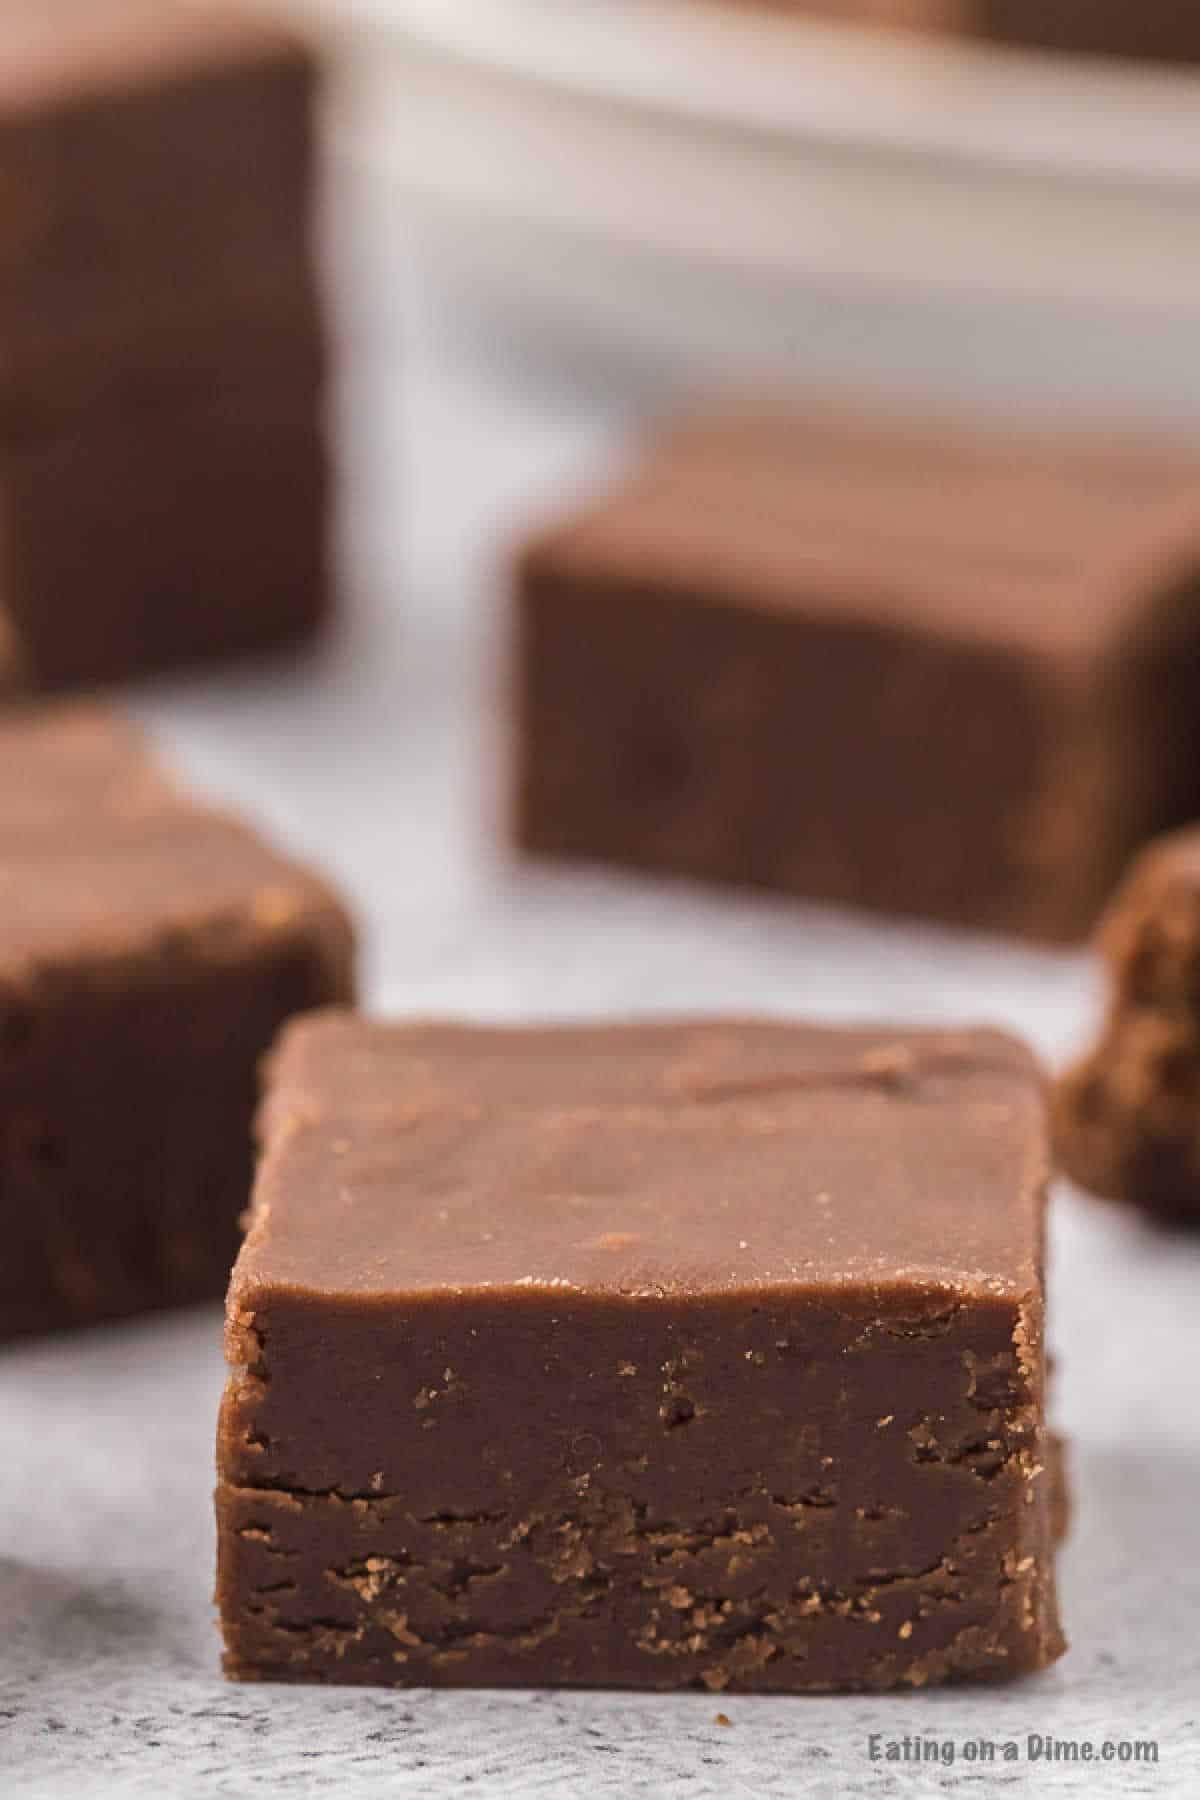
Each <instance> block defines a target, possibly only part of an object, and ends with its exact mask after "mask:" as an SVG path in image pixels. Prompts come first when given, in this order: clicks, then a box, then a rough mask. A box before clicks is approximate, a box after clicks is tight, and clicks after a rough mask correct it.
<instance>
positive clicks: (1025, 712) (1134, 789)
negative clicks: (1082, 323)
mask: <svg viewBox="0 0 1200 1800" xmlns="http://www.w3.org/2000/svg"><path fill="white" fill-rule="evenodd" d="M1198 589H1200V457H1197V456H1196V455H1193V454H1191V453H1190V452H1189V451H1187V450H1186V449H1184V448H1175V447H1173V446H1170V445H1155V444H1146V445H1140V444H1137V443H1128V444H1126V443H1117V442H1109V441H1108V440H1105V439H1097V440H1096V441H1095V442H1094V443H1093V442H1090V441H1088V440H1084V439H1076V438H1071V439H1064V440H1058V441H1055V440H1052V439H1044V438H1038V439H1028V440H1022V439H1019V438H1016V439H1014V438H1008V437H998V436H992V435H989V434H987V433H983V432H971V431H968V430H967V429H965V428H962V427H957V428H955V427H952V426H951V425H949V424H945V425H942V424H936V423H935V424H932V425H928V426H926V425H923V424H921V423H919V422H913V423H911V424H906V423H904V422H902V421H896V420H885V419H879V420H875V421H872V420H870V419H866V418H863V417H856V416H851V415H846V416H838V415H837V414H836V413H832V412H830V411H828V410H827V409H821V408H818V407H814V408H813V409H812V411H811V412H808V413H797V414H796V415H795V416H787V415H783V414H762V413H760V414H753V413H749V412H745V413H738V414H730V415H723V416H720V417H716V418H713V419H711V420H707V421H700V422H697V423H696V424H695V425H694V426H692V427H685V428H681V429H680V430H679V431H678V432H676V433H674V434H673V435H671V436H669V437H667V438H666V439H665V440H664V441H663V442H662V443H660V444H658V445H656V446H653V447H652V448H651V449H650V451H649V452H648V454H647V455H646V457H645V459H644V461H643V462H642V464H641V465H640V466H639V467H638V468H636V469H635V470H634V472H633V473H632V474H631V475H630V476H629V477H628V479H627V480H625V481H624V482H623V483H622V484H620V485H618V486H617V487H616V489H615V490H614V491H612V492H610V493H609V494H607V495H606V496H604V497H602V498H600V499H599V500H598V501H596V502H595V503H594V504H591V505H587V506H584V507H582V508H581V509H579V510H577V511H576V512H575V513H574V514H573V515H572V516H569V517H568V518H566V519H565V520H563V521H562V522H561V523H559V524H557V525H551V526H550V527H549V528H547V529H546V530H545V531H543V532H542V533H540V534H539V535H538V536H537V537H536V538H535V540H534V541H533V542H532V543H530V544H529V545H528V546H527V547H526V549H525V551H524V553H523V554H522V556H521V557H520V559H519V562H518V567H517V574H516V590H517V593H516V615H517V619H516V636H517V647H516V653H515V660H516V676H517V728H516V729H517V740H518V742H517V770H516V783H515V785H516V827H515V828H516V836H517V839H518V842H519V843H520V844H521V845H522V846H523V847H525V848H526V849H529V850H533V851H537V852H542V853H549V854H557V855H568V856H578V857H587V858H596V859H601V860H605V861H612V862H617V863H622V864H626V865H629V866H634V867H640V868H644V869H647V870H652V871H661V872H664V873H674V874H682V875H688V876H693V877H703V878H713V879H719V880H724V881H733V882H740V883H748V884H751V885H754V886H759V887H764V888H773V889H777V890H779V891H782V892H786V893H791V894H794V895H798V896H806V897H810V898H813V899H819V900H830V901H837V902H846V903H851V904H854V905H859V906H867V907H873V908H877V909H880V910H884V911H889V912H897V913H908V914H913V915H924V916H927V917H930V918H936V919H942V920H946V921H950V922H953V923H957V924H963V925H969V926H973V927H980V928H986V929H991V930H1001V931H1009V932H1017V933H1022V934H1025V935H1029V936H1032V937H1036V938H1043V939H1049V940H1060V941H1062V940H1065V941H1070V940H1074V939H1077V938H1079V937H1081V936H1083V935H1084V934H1085V933H1086V931H1087V930H1088V928H1089V927H1090V926H1091V924H1092V923H1093V921H1094V919H1095V917H1096V915H1097V913H1098V911H1099V909H1100V907H1101V905H1102V903H1103V901H1104V900H1105V899H1106V898H1107V896H1108V894H1109V892H1110V891H1111V888H1112V886H1113V885H1114V883H1115V882H1116V880H1117V878H1118V876H1119V874H1120V871H1121V869H1122V868H1123V866H1124V864H1125V861H1126V858H1127V856H1128V854H1129V852H1130V851H1131V849H1132V848H1134V847H1135V846H1136V845H1137V844H1138V843H1139V842H1140V841H1141V840H1143V839H1145V838H1147V837H1149V836H1151V835H1153V834H1154V833H1155V832H1156V831H1158V830H1160V829H1164V828H1166V827H1168V826H1169V825H1171V824H1173V823H1175V822H1177V821H1179V820H1181V819H1184V818H1188V817H1191V816H1194V814H1195V813H1196V811H1197V810H1198V809H1200V778H1198V776H1197V773H1196V769H1197V755H1196V750H1197V732H1196V725H1195V708H1194V704H1193V694H1194V688H1195V670H1196V666H1197V663H1198V661H1200V633H1198V631H1197V626H1196V606H1195V601H1196V595H1197V591H1198Z"/></svg>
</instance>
